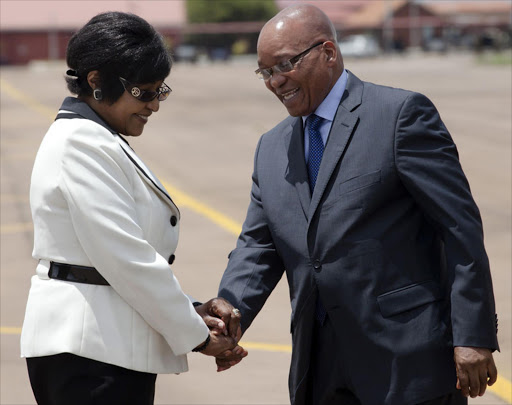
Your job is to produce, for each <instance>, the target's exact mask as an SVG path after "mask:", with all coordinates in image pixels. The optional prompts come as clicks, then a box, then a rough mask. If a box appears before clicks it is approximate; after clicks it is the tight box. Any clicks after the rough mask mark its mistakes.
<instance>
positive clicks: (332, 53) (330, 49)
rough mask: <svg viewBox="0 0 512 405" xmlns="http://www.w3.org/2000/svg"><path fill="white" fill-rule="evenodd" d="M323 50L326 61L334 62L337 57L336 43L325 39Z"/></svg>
mask: <svg viewBox="0 0 512 405" xmlns="http://www.w3.org/2000/svg"><path fill="white" fill-rule="evenodd" d="M324 52H325V57H326V61H327V62H328V63H335V62H336V59H337V57H338V51H337V48H336V45H335V44H334V43H333V42H331V41H326V42H325V43H324Z"/></svg>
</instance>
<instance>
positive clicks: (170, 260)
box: [167, 255, 176, 264]
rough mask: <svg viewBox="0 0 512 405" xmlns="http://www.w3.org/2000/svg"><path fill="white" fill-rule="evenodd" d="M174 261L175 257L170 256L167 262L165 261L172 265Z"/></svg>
mask: <svg viewBox="0 0 512 405" xmlns="http://www.w3.org/2000/svg"><path fill="white" fill-rule="evenodd" d="M174 259H176V256H174V255H170V256H169V260H168V261H167V262H168V263H169V264H173V263H174Z"/></svg>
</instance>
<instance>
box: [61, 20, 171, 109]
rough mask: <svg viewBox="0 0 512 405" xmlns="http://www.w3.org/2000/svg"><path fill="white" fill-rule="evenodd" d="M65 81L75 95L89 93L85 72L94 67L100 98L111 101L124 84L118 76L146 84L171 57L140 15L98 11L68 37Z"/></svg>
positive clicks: (166, 68)
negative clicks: (96, 71) (67, 67)
mask: <svg viewBox="0 0 512 405" xmlns="http://www.w3.org/2000/svg"><path fill="white" fill-rule="evenodd" d="M66 62H67V64H68V66H69V67H70V68H71V72H70V71H68V77H66V82H67V85H68V89H69V91H71V93H73V94H77V95H79V96H88V95H91V94H92V89H91V87H90V86H89V83H88V82H87V74H88V73H89V72H91V71H93V70H98V71H99V75H100V88H101V91H102V94H103V99H105V100H107V101H110V102H112V103H113V102H115V101H116V100H117V99H118V98H119V97H121V95H122V94H123V91H124V88H123V85H122V84H121V82H120V80H119V77H120V76H121V77H123V78H125V79H126V80H128V81H129V82H130V83H134V84H146V83H153V82H156V81H159V80H163V79H165V78H166V77H167V76H168V75H169V72H170V71H171V66H172V60H171V56H170V53H169V51H168V50H167V48H166V46H165V44H164V41H163V39H162V37H161V35H160V34H158V33H157V32H156V31H155V29H154V28H153V27H152V26H151V25H150V24H149V23H148V22H147V21H146V20H144V19H142V18H140V17H138V16H136V15H134V14H128V13H121V12H108V13H102V14H98V15H97V16H95V17H93V18H92V19H91V20H90V21H89V22H88V23H87V24H85V25H84V26H83V27H82V28H81V29H80V30H79V31H78V32H76V33H75V34H74V35H73V36H72V37H71V39H70V40H69V44H68V48H67V53H66Z"/></svg>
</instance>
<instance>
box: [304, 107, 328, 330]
mask: <svg viewBox="0 0 512 405" xmlns="http://www.w3.org/2000/svg"><path fill="white" fill-rule="evenodd" d="M323 120H324V119H323V118H322V117H319V116H318V115H315V114H311V115H310V116H309V118H308V124H309V155H308V173H309V188H310V190H311V194H313V190H314V189H315V184H316V178H317V176H318V169H320V162H321V161H322V156H323V154H324V142H323V140H322V137H321V135H320V131H319V128H320V125H322V122H323ZM326 315H327V313H326V311H325V308H324V306H323V304H322V301H321V300H320V296H319V295H318V296H317V297H316V306H315V318H316V320H317V321H318V322H319V323H320V325H323V324H324V322H325V316H326Z"/></svg>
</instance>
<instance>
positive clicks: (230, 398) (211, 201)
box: [0, 55, 512, 405]
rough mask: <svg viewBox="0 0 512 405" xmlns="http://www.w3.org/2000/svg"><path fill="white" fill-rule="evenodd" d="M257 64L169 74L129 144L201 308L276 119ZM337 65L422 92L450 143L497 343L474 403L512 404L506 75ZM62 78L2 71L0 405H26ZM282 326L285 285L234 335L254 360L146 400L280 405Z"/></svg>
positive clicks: (161, 388)
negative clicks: (483, 260) (36, 239)
mask: <svg viewBox="0 0 512 405" xmlns="http://www.w3.org/2000/svg"><path fill="white" fill-rule="evenodd" d="M255 65H256V62H255V58H246V59H243V60H237V61H231V62H228V63H218V64H207V63H200V64H198V65H188V64H178V65H176V66H175V67H174V68H173V72H172V73H171V76H170V77H169V79H168V80H166V83H167V84H169V85H170V86H171V87H172V88H173V93H172V95H171V96H170V98H169V99H168V100H167V101H165V102H164V103H162V104H161V106H160V111H159V112H158V114H155V115H153V116H152V117H151V118H150V122H149V123H148V124H147V127H146V130H145V132H144V134H143V135H142V136H141V137H139V138H137V139H133V140H130V142H131V144H132V146H133V147H134V149H135V150H136V151H137V152H138V154H139V155H140V156H141V157H142V159H143V160H144V161H145V162H146V163H147V164H148V166H149V167H151V168H152V170H153V171H154V172H155V173H156V174H157V175H158V176H159V177H160V178H161V179H162V181H164V182H165V184H166V185H167V186H168V188H169V190H170V192H171V195H172V196H173V197H174V198H175V200H176V202H177V203H178V205H179V206H180V209H181V212H182V220H183V222H182V227H181V237H180V243H179V247H178V250H177V252H176V257H177V259H176V261H175V263H174V266H173V267H174V271H175V273H176V275H177V277H178V279H179V280H180V283H181V285H182V287H183V289H184V290H185V291H186V292H187V293H189V294H191V295H193V296H195V297H197V298H198V299H201V300H207V299H208V298H210V297H213V296H215V295H216V292H217V286H218V283H219V281H220V278H221V276H222V272H223V270H224V268H225V266H226V263H227V255H228V253H229V251H230V250H231V249H232V248H233V247H234V245H235V241H236V234H237V231H238V229H239V227H240V226H241V223H242V221H243V219H244V216H245V212H246V209H247V204H248V201H249V191H250V175H251V171H252V164H253V154H254V149H255V147H256V143H257V141H258V138H259V137H260V135H261V134H262V133H263V132H265V131H266V130H269V129H270V128H272V127H273V126H274V125H275V124H277V123H278V122H279V121H280V120H281V119H283V118H284V117H285V116H286V110H285V108H284V107H283V106H282V105H280V103H279V101H278V100H277V99H274V96H272V95H271V94H270V92H268V91H267V90H266V89H265V87H264V85H263V83H262V82H260V81H259V80H257V78H256V77H255V75H254V74H253V70H254V69H255ZM346 68H347V69H349V70H351V71H352V72H354V73H355V74H356V75H357V76H358V77H359V78H361V79H363V80H368V81H372V82H375V83H380V84H386V85H390V86H394V87H401V88H406V89H411V90H416V91H419V92H422V93H424V94H426V95H427V96H429V97H430V98H431V99H432V100H433V102H434V104H436V106H437V107H438V109H439V111H440V113H441V116H442V118H443V120H444V122H445V124H446V125H447V127H448V129H449V130H450V132H451V134H452V136H453V138H454V139H455V142H456V144H457V146H458V150H459V154H460V159H461V162H462V166H463V168H464V170H465V172H466V175H467V177H468V179H469V182H470V185H471V189H472V191H473V194H474V197H475V199H476V201H477V203H478V205H479V207H480V210H481V214H482V218H483V222H484V229H485V241H486V247H487V252H488V254H489V257H490V261H491V268H492V276H493V281H494V290H495V295H496V302H497V310H498V314H499V339H500V344H501V353H496V354H495V360H496V363H497V366H498V369H499V372H500V376H501V377H500V380H499V384H498V385H497V386H496V388H495V389H494V390H493V391H492V392H489V393H488V394H486V395H485V396H484V397H483V398H478V399H475V400H470V404H487V405H498V404H507V403H512V400H511V399H510V398H511V397H512V388H511V385H510V380H511V379H512V366H511V363H512V361H511V354H512V352H511V336H512V335H511V314H512V303H511V295H510V292H511V242H512V237H511V204H512V198H511V197H512V192H511V183H512V181H511V172H512V170H511V169H512V167H511V154H512V150H511V133H512V123H511V111H512V103H511V99H512V97H511V89H512V83H511V78H512V75H511V66H510V65H508V66H495V65H486V64H479V63H476V62H475V59H474V57H473V56H471V55H450V56H446V57H440V56H434V55H428V56H424V55H415V56H412V57H407V58H402V57H393V58H386V59H384V58H379V59H374V60H347V61H346ZM65 70H66V68H65V66H64V64H62V63H61V62H57V63H51V64H47V63H41V64H33V65H31V66H29V67H19V68H16V67H2V68H1V69H0V78H1V83H0V84H1V86H0V89H1V110H0V111H1V116H0V130H1V137H0V141H1V144H0V146H1V151H0V158H1V159H0V180H1V182H0V202H1V211H0V214H1V232H0V241H1V244H0V276H1V287H0V288H1V290H0V292H1V295H0V325H1V334H0V339H1V340H0V344H1V352H0V355H1V357H0V371H1V373H0V403H1V404H5V405H8V404H9V405H10V404H34V403H35V401H34V398H33V395H32V392H31V389H30V384H29V381H28V377H27V372H26V368H25V362H24V360H22V359H20V357H19V337H20V336H19V333H20V328H21V325H22V322H23V316H24V310H25V302H26V298H27V293H28V289H29V284H30V278H31V276H32V275H33V274H34V271H35V266H36V262H35V261H34V260H33V259H32V258H31V249H32V237H33V234H32V226H31V216H30V209H29V200H28V190H29V183H30V173H31V169H32V163H33V160H34V157H35V154H36V152H37V149H38V145H39V143H40V141H41V138H42V137H43V135H44V133H45V132H46V129H47V128H48V126H49V125H50V124H51V122H52V120H53V117H54V116H55V113H56V111H57V109H58V107H59V106H60V103H61V101H62V99H63V98H64V97H65V96H67V95H68V93H67V90H66V87H65V84H64V80H63V75H64V72H65ZM289 316H290V303H289V298H288V291H287V285H286V281H285V280H281V282H280V284H279V286H278V288H277V289H276V290H275V291H274V293H273V294H272V295H271V297H270V298H269V300H268V301H267V304H266V305H265V307H264V309H263V311H262V312H261V313H260V315H259V316H258V318H257V319H256V320H255V322H254V323H253V325H252V327H251V328H250V329H249V331H248V332H247V333H246V335H245V336H244V339H243V342H245V344H246V346H247V348H248V349H249V351H250V354H249V356H248V357H247V358H246V359H245V360H244V361H243V362H242V363H241V364H240V365H238V366H237V367H236V368H233V369H231V370H229V371H227V372H223V373H216V371H215V365H214V362H213V360H212V359H211V358H207V357H205V356H202V355H200V354H191V355H190V356H189V363H190V372H188V373H183V374H181V375H179V376H178V375H165V376H164V375H162V376H159V378H158V381H157V393H156V403H157V404H197V405H199V404H253V405H256V404H287V403H289V401H288V393H287V375H288V367H289V362H290V346H289V345H290V343H291V339H290V335H289ZM468 316H471V314H468ZM370 388H371V387H369V389H370ZM504 398H509V399H508V402H507V400H504Z"/></svg>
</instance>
